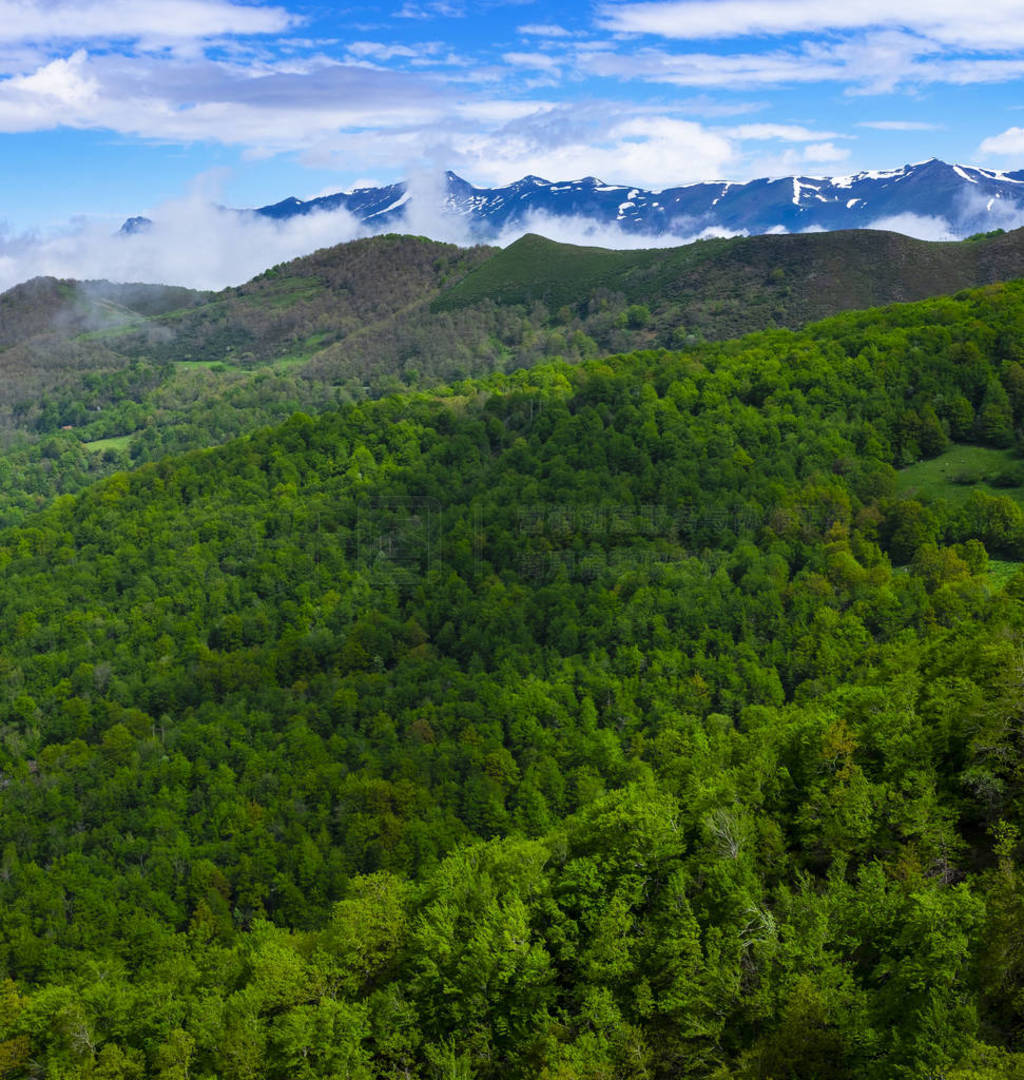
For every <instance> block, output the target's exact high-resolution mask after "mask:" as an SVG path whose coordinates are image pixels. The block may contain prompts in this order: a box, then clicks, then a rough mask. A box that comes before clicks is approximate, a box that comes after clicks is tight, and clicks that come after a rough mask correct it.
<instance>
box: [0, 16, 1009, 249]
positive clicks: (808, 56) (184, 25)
mask: <svg viewBox="0 0 1024 1080" xmlns="http://www.w3.org/2000/svg"><path fill="white" fill-rule="evenodd" d="M1022 89H1024V3H1019V2H1009V0H987V2H986V3H985V4H984V5H970V4H965V3H964V2H963V0H956V2H955V3H954V2H952V0H904V2H903V3H902V4H894V3H892V2H891V0H884V2H883V0H844V2H842V3H837V2H836V0H827V2H826V0H712V2H708V0H681V2H677V0H666V2H656V0H652V2H641V3H633V2H629V0H621V2H613V0H597V2H596V3H572V4H562V5H561V6H559V7H558V8H552V7H551V6H549V5H545V4H542V3H539V2H530V0H393V2H390V3H380V4H359V3H355V4H351V5H348V6H344V7H339V6H329V5H325V4H318V3H308V2H302V0H288V2H285V3H264V4H242V3H234V2H232V0H103V2H100V0H47V2H42V0H0V147H2V160H3V171H2V174H0V175H2V177H3V179H2V183H0V193H2V197H0V221H3V222H5V223H6V224H5V226H4V229H5V230H6V232H5V233H3V234H0V239H2V236H4V235H6V236H7V237H8V245H9V244H10V237H11V236H24V235H25V234H26V232H30V231H32V230H45V229H48V228H53V227H55V226H57V225H59V224H60V223H61V222H66V221H67V220H68V219H70V218H72V217H75V216H76V215H77V216H84V217H85V218H87V219H89V220H101V219H102V220H107V219H109V220H112V221H113V220H119V219H121V218H123V217H124V216H125V215H127V214H132V213H138V212H145V211H147V210H151V209H152V208H153V207H154V206H158V205H159V204H161V203H162V202H163V201H164V200H167V199H175V198H182V197H184V196H185V194H186V193H187V192H189V191H190V190H193V189H195V188H196V187H197V186H198V189H199V190H201V191H202V192H204V193H205V194H206V195H208V196H209V197H210V198H212V199H216V200H220V201H221V202H223V203H225V204H228V205H232V206H255V205H261V204H263V203H267V202H271V201H276V200H277V199H280V198H283V197H285V196H286V195H290V194H294V195H297V196H299V197H310V196H312V195H315V194H319V193H322V192H325V191H337V190H341V189H346V188H350V187H352V186H355V185H358V184H360V183H366V182H373V181H390V180H394V179H398V178H402V177H407V176H412V175H417V174H429V173H431V172H439V171H440V170H442V169H444V168H446V167H447V168H452V169H454V170H455V171H456V172H458V173H460V174H461V175H462V176H464V177H465V178H466V179H468V180H470V181H471V182H473V183H476V184H478V185H481V186H487V185H494V184H501V183H504V182H508V181H511V180H514V179H517V178H519V177H520V176H522V175H524V174H526V173H536V174H539V175H541V176H544V177H546V178H547V179H551V180H562V179H572V178H576V177H580V176H585V175H597V176H600V177H602V178H603V179H605V180H607V181H609V182H622V183H629V184H638V185H642V186H649V187H662V186H666V185H669V184H679V183H686V182H690V181H697V180H702V179H728V180H744V179H749V178H752V177H755V176H764V175H780V174H788V173H792V172H796V173H805V174H809V175H837V174H846V173H850V172H856V171H860V170H863V169H882V168H892V167H896V166H899V165H902V164H904V163H906V162H912V161H919V160H923V159H926V158H928V157H932V156H935V157H941V158H944V159H946V160H949V161H959V162H964V163H970V164H979V165H984V166H986V167H989V168H996V169H1015V168H1021V167H1024V93H1022Z"/></svg>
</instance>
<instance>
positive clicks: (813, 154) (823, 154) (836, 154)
mask: <svg viewBox="0 0 1024 1080" xmlns="http://www.w3.org/2000/svg"><path fill="white" fill-rule="evenodd" d="M849 157H850V151H849V149H847V147H845V146H836V144H835V143H833V142H821V143H811V144H810V145H808V146H805V147H804V151H803V159H804V161H808V162H815V163H821V164H823V165H827V164H831V163H833V162H837V161H846V160H848V159H849Z"/></svg>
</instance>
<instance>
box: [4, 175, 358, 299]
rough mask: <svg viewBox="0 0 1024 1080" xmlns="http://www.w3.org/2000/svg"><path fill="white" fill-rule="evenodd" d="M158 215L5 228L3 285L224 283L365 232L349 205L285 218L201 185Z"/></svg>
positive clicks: (161, 208) (200, 285) (216, 286)
mask: <svg viewBox="0 0 1024 1080" xmlns="http://www.w3.org/2000/svg"><path fill="white" fill-rule="evenodd" d="M153 217H154V224H153V226H152V228H150V229H148V230H146V231H144V232H140V233H135V234H132V235H122V234H120V233H116V232H114V230H113V229H112V227H111V225H110V223H109V222H102V223H98V222H79V223H77V224H73V225H70V226H68V227H67V228H65V229H63V230H60V231H56V232H50V233H47V234H45V235H39V234H28V235H17V236H12V235H4V234H3V233H0V289H6V288H9V287H10V286H12V285H14V284H16V283H18V282H20V281H25V280H27V279H28V278H30V277H35V276H37V275H42V274H47V275H52V276H54V277H71V278H79V279H90V278H107V279H109V280H112V281H150V282H162V283H165V284H175V285H189V286H191V287H193V288H198V289H219V288H223V287H224V286H226V285H232V284H240V283H242V282H244V281H248V280H249V278H251V277H253V276H254V275H256V274H258V273H260V272H261V271H263V270H265V269H266V268H267V267H268V266H272V265H273V264H275V263H278V262H282V261H284V260H286V259H292V258H295V257H297V256H299V255H306V254H308V253H309V252H310V251H314V250H315V249H317V248H320V247H325V246H328V245H331V244H338V243H341V242H343V241H345V240H351V239H354V238H355V237H356V236H358V235H360V234H361V233H362V232H363V230H361V228H360V227H359V225H358V223H357V222H356V221H355V219H354V218H353V217H352V216H351V215H349V214H347V213H345V212H344V211H336V212H333V213H323V214H308V215H305V216H304V217H294V218H289V219H288V220H286V221H280V222H278V221H272V220H270V219H269V218H262V217H258V216H256V215H252V214H239V213H233V212H231V211H226V210H221V209H218V208H217V207H216V206H214V205H213V204H212V203H210V202H209V201H208V200H207V198H206V197H205V196H204V195H203V194H201V193H200V192H198V191H197V193H196V194H195V195H193V196H191V197H189V198H187V199H182V200H178V201H175V202H171V203H166V204H164V205H162V206H159V207H157V208H156V210H155V211H154V214H153Z"/></svg>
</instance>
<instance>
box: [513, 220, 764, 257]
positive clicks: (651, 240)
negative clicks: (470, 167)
mask: <svg viewBox="0 0 1024 1080" xmlns="http://www.w3.org/2000/svg"><path fill="white" fill-rule="evenodd" d="M526 233H538V234H539V235H541V236H546V237H548V239H550V240H557V241H558V242H559V243H562V244H581V245H590V246H594V247H604V248H614V249H616V250H631V249H635V248H664V247H679V246H680V245H683V244H692V243H693V242H694V241H695V240H709V239H711V238H713V237H729V236H746V235H747V234H746V233H745V232H733V231H730V230H729V229H719V228H710V229H701V230H700V231H697V232H690V233H686V232H674V233H661V234H660V235H657V236H652V235H650V234H649V233H636V232H632V231H631V230H629V229H624V228H622V227H621V226H620V225H617V224H615V223H614V222H607V221H595V220H594V219H593V218H586V217H553V216H552V215H550V214H543V213H534V214H529V215H527V216H526V217H525V218H524V219H523V220H522V221H521V222H517V223H516V224H515V225H513V226H510V227H509V228H507V229H505V230H504V231H503V232H502V233H501V235H500V236H499V237H498V238H497V239H496V240H495V241H494V243H495V244H497V245H498V246H499V247H506V246H507V245H508V244H511V243H512V242H513V241H515V240H518V239H519V237H521V236H525V235H526Z"/></svg>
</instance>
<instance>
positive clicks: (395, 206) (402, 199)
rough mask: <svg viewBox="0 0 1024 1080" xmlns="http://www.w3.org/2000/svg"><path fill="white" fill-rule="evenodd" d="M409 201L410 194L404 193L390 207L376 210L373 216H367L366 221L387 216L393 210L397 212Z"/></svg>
mask: <svg viewBox="0 0 1024 1080" xmlns="http://www.w3.org/2000/svg"><path fill="white" fill-rule="evenodd" d="M408 201H409V192H408V191H404V192H402V194H401V195H399V196H398V198H397V199H395V201H394V202H393V203H392V204H391V205H390V206H385V207H384V209H383V210H374V212H373V213H372V214H367V215H366V218H365V219H364V220H366V221H369V220H370V218H375V217H377V215H378V214H387V213H388V212H389V211H391V210H397V209H398V208H399V207H400V206H404V205H405V204H406V203H407V202H408Z"/></svg>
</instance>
